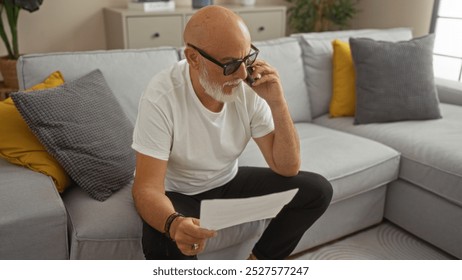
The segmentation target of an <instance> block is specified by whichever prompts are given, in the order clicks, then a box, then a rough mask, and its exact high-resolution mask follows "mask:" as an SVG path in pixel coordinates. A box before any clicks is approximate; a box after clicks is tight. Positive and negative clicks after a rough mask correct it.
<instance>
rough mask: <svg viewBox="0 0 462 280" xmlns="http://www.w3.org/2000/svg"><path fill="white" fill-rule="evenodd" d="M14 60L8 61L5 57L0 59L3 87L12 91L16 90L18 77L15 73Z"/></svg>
mask: <svg viewBox="0 0 462 280" xmlns="http://www.w3.org/2000/svg"><path fill="white" fill-rule="evenodd" d="M16 62H17V60H15V59H8V58H7V57H6V56H3V57H0V72H1V73H2V76H3V82H4V83H5V86H6V87H8V88H12V89H18V88H19V83H18V75H17V72H16Z"/></svg>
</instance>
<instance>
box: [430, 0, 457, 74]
mask: <svg viewBox="0 0 462 280" xmlns="http://www.w3.org/2000/svg"><path fill="white" fill-rule="evenodd" d="M430 32H431V33H435V34H436V40H435V48H434V51H433V53H434V56H433V58H434V59H433V64H434V70H435V76H436V77H440V78H444V79H448V80H453V81H459V82H462V1H461V0H435V4H434V8H433V17H432V24H431V28H430Z"/></svg>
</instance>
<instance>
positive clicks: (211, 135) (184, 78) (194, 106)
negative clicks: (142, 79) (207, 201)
mask: <svg viewBox="0 0 462 280" xmlns="http://www.w3.org/2000/svg"><path fill="white" fill-rule="evenodd" d="M240 91H241V92H240V93H239V98H238V99H237V100H236V101H235V102H232V103H225V104H224V106H223V109H222V110H221V112H218V113H214V112H211V111H210V110H208V109H207V108H205V107H204V106H203V105H202V103H201V102H200V100H199V98H198V97H197V95H196V94H195V92H194V90H193V87H192V84H191V79H190V75H189V65H188V63H187V62H186V60H182V61H180V62H178V63H176V64H175V65H174V66H173V67H171V68H170V69H168V70H165V71H163V72H161V73H159V74H158V75H156V76H155V77H154V78H153V79H152V80H151V81H150V83H149V85H148V87H147V88H146V90H145V92H144V93H143V95H142V97H141V100H140V104H139V110H138V117H137V120H136V124H135V130H134V134H133V144H132V148H133V149H135V150H136V151H138V152H140V153H142V154H145V155H148V156H151V157H154V158H157V159H161V160H168V166H167V174H166V179H165V189H166V190H167V191H174V192H179V193H184V194H189V195H193V194H198V193H201V192H204V191H207V190H210V189H213V188H216V187H219V186H222V185H224V184H226V183H227V182H229V181H230V180H231V179H233V177H234V176H235V175H236V173H237V169H238V163H237V159H238V157H239V155H240V154H241V153H242V151H243V150H244V148H245V147H246V145H247V143H248V141H249V140H250V138H251V137H253V138H258V137H262V136H265V135H267V134H268V133H270V132H271V131H273V130H274V123H273V119H272V115H271V111H270V109H269V106H268V104H267V103H266V101H264V100H263V99H262V98H260V97H259V96H258V95H257V94H256V93H255V92H254V91H253V90H252V89H251V88H250V87H249V86H247V85H246V84H245V83H242V86H241V88H240Z"/></svg>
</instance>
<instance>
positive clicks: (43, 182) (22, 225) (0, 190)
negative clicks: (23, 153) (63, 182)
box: [0, 159, 69, 260]
mask: <svg viewBox="0 0 462 280" xmlns="http://www.w3.org/2000/svg"><path fill="white" fill-rule="evenodd" d="M0 213H1V214H0V259H2V260H5V259H6V260H26V259H27V260H44V259H48V260H58V259H61V260H62V259H68V258H69V251H68V247H67V245H68V239H67V234H66V225H67V216H66V209H65V208H64V205H63V202H62V200H61V197H60V196H59V193H58V191H57V189H56V186H55V184H54V183H53V180H52V178H51V177H48V176H46V175H44V174H42V173H39V172H34V171H32V170H30V169H28V168H25V167H22V166H18V165H13V164H11V163H9V162H7V161H6V160H4V159H0Z"/></svg>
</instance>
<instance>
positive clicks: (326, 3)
mask: <svg viewBox="0 0 462 280" xmlns="http://www.w3.org/2000/svg"><path fill="white" fill-rule="evenodd" d="M286 1H287V2H289V3H292V6H291V7H290V8H289V9H288V15H289V24H290V26H291V27H292V28H293V29H294V31H296V32H322V31H328V30H333V29H343V28H345V27H347V26H348V23H349V21H350V20H351V19H352V18H353V17H354V16H355V15H356V13H357V12H358V9H357V8H356V4H357V3H358V2H359V0H286Z"/></svg>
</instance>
